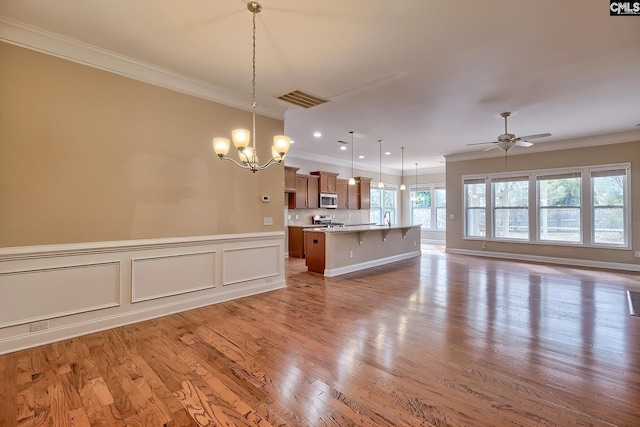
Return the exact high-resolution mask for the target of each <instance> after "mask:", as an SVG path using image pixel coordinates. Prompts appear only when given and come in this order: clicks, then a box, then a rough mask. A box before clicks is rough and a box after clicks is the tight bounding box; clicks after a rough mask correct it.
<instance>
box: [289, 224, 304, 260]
mask: <svg viewBox="0 0 640 427" xmlns="http://www.w3.org/2000/svg"><path fill="white" fill-rule="evenodd" d="M303 229H304V227H298V226H293V225H290V226H289V256H290V257H295V258H304V231H303Z"/></svg>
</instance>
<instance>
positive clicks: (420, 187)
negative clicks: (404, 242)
mask: <svg viewBox="0 0 640 427" xmlns="http://www.w3.org/2000/svg"><path fill="white" fill-rule="evenodd" d="M438 190H442V191H444V192H445V196H444V204H443V206H438V200H437V191H438ZM418 191H419V192H428V193H430V195H431V196H430V197H431V205H430V206H429V214H430V218H429V225H428V226H425V225H423V224H420V229H421V230H424V231H446V229H447V202H446V201H447V193H446V191H447V188H446V186H445V185H444V184H441V183H430V184H417V185H416V184H411V185H409V211H410V213H409V218H410V222H411V225H417V223H414V222H413V218H414V217H413V210H414V209H425V208H414V206H413V197H412V193H413V192H418ZM439 210H444V218H443V220H442V221H441V222H440V223H439V222H438V216H437V215H438V212H439ZM439 224H441V225H442V227H438V225H439Z"/></svg>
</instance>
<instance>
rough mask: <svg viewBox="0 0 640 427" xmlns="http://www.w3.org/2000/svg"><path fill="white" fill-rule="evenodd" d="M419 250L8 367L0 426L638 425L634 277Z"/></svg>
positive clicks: (5, 360)
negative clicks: (631, 300)
mask: <svg viewBox="0 0 640 427" xmlns="http://www.w3.org/2000/svg"><path fill="white" fill-rule="evenodd" d="M424 249H425V250H424V252H423V256H422V257H421V258H414V259H410V260H405V261H401V262H398V263H395V264H392V265H388V266H383V267H377V268H374V269H371V270H368V271H362V272H357V273H352V274H348V275H345V276H340V277H335V278H331V279H325V278H323V277H322V276H319V275H316V274H312V273H308V272H306V271H305V268H304V260H301V259H289V260H287V263H286V265H287V276H288V279H287V280H288V286H287V288H286V289H282V290H278V291H274V292H270V293H267V294H262V295H257V296H253V297H248V298H244V299H241V300H235V301H231V302H226V303H222V304H217V305H214V306H209V307H205V308H202V309H198V310H192V311H188V312H184V313H180V314H176V315H171V316H167V317H163V318H160V319H156V320H152V321H147V322H143V323H138V324H133V325H129V326H126V327H121V328H117V329H113V330H109V331H105V332H101V333H96V334H92V335H87V336H83V337H79V338H75V339H71V340H66V341H63V342H59V343H54V344H51V345H47V346H43V347H38V348H34V349H30V350H25V351H20V352H17V353H12V354H8V355H4V356H0V425H2V426H33V425H47V426H71V425H73V426H89V425H91V426H124V425H127V426H231V425H237V426H247V425H249V426H261V427H267V426H284V425H292V426H491V425H494V426H505V425H521V426H532V425H560V426H611V425H616V426H638V425H640V317H631V316H629V312H628V306H627V303H626V295H625V291H626V289H634V290H640V280H639V276H638V275H635V274H623V273H615V272H610V271H597V270H587V269H575V268H564V267H558V266H552V265H539V264H538V265H536V264H524V263H514V262H508V261H500V260H489V259H478V258H473V257H466V256H457V255H450V254H444V253H443V251H442V248H439V247H435V246H431V247H426V248H424Z"/></svg>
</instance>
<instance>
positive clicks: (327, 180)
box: [311, 171, 338, 194]
mask: <svg viewBox="0 0 640 427" xmlns="http://www.w3.org/2000/svg"><path fill="white" fill-rule="evenodd" d="M311 175H314V176H317V177H319V178H320V186H319V189H320V193H327V194H336V193H337V191H338V189H337V188H336V181H337V179H338V174H337V173H334V172H323V171H314V172H311Z"/></svg>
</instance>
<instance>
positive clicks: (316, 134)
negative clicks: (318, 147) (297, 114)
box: [313, 131, 322, 138]
mask: <svg viewBox="0 0 640 427" xmlns="http://www.w3.org/2000/svg"><path fill="white" fill-rule="evenodd" d="M313 137H314V138H320V137H322V133H320V132H318V131H315V132H314V133H313Z"/></svg>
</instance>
